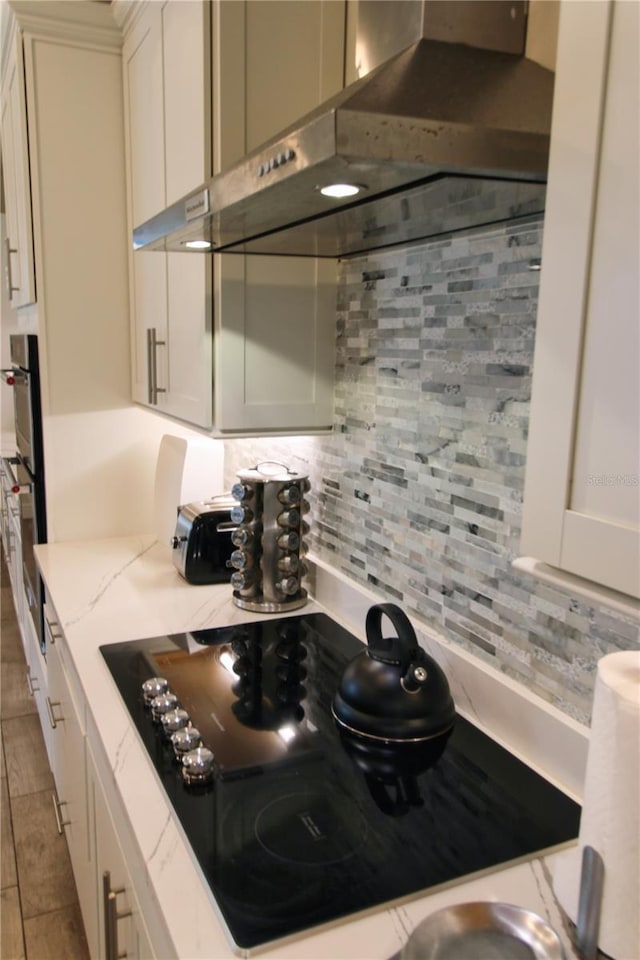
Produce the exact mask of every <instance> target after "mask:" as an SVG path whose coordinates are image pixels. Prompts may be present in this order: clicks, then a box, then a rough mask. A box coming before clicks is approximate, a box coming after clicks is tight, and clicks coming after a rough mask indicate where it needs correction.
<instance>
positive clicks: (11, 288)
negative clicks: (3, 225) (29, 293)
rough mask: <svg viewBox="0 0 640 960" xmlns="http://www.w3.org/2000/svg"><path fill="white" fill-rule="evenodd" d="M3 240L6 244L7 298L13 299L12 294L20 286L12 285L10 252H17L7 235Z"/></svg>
mask: <svg viewBox="0 0 640 960" xmlns="http://www.w3.org/2000/svg"><path fill="white" fill-rule="evenodd" d="M4 242H5V246H6V252H7V292H8V294H9V300H13V294H14V293H17V292H18V290H19V289H20V287H14V285H13V276H12V273H11V254H12V253H17V252H18V251H17V250H16V248H15V247H12V246H11V241H10V240H9V237H5V238H4Z"/></svg>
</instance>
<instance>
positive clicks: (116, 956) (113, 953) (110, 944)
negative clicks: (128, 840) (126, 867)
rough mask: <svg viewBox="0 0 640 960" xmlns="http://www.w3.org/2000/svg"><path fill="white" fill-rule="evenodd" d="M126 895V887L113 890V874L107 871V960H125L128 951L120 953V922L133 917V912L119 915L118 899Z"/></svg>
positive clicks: (104, 876)
mask: <svg viewBox="0 0 640 960" xmlns="http://www.w3.org/2000/svg"><path fill="white" fill-rule="evenodd" d="M119 893H124V887H120V888H119V889H118V890H112V889H111V873H110V872H109V871H108V870H105V871H104V873H103V874H102V898H103V906H104V947H105V960H123V958H124V957H126V956H127V951H126V950H125V951H123V952H122V953H119V952H118V920H124V918H125V917H130V916H131V915H132V913H131V910H124V911H122V912H121V913H118V902H117V897H118V894H119Z"/></svg>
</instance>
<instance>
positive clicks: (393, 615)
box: [366, 603, 419, 672]
mask: <svg viewBox="0 0 640 960" xmlns="http://www.w3.org/2000/svg"><path fill="white" fill-rule="evenodd" d="M383 616H387V617H388V618H389V620H391V623H392V624H393V626H394V627H395V629H396V632H397V636H396V637H383V636H382V618H383ZM366 631H367V645H368V650H367V652H368V654H369V656H370V657H372V658H373V659H374V660H382V662H383V663H393V664H400V666H401V668H402V670H403V672H404V671H405V670H406V669H407V668H408V667H409V664H410V663H411V661H412V660H413V659H414V658H415V656H416V654H417V652H418V650H419V646H418V640H417V638H416V634H415V630H414V629H413V627H412V626H411V623H410V621H409V618H408V617H407V615H406V613H405V612H404V610H401V609H400V607H398V606H396V604H395V603H376V604H375V605H374V606H373V607H370V608H369V610H368V611H367V620H366Z"/></svg>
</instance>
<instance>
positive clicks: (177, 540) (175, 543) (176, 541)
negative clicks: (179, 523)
mask: <svg viewBox="0 0 640 960" xmlns="http://www.w3.org/2000/svg"><path fill="white" fill-rule="evenodd" d="M186 542H187V538H186V537H171V541H170V545H171V549H172V550H177V549H178V548H179V546H180V544H181V543H186Z"/></svg>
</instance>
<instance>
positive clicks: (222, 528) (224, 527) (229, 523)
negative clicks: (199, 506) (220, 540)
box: [216, 520, 238, 533]
mask: <svg viewBox="0 0 640 960" xmlns="http://www.w3.org/2000/svg"><path fill="white" fill-rule="evenodd" d="M237 526H238V524H237V523H234V522H233V520H223V521H222V523H219V524H218V525H217V527H216V530H217V531H218V533H230V532H231V531H232V530H235V529H236V527H237Z"/></svg>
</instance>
